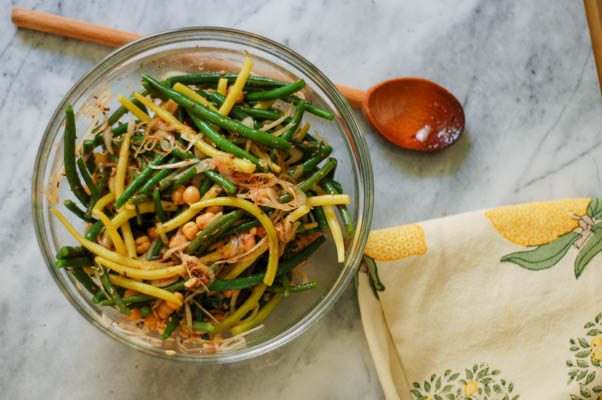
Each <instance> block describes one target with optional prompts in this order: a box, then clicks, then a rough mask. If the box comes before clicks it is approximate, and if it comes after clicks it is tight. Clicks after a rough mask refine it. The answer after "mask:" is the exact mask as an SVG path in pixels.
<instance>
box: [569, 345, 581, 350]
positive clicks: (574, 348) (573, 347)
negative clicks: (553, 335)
mask: <svg viewBox="0 0 602 400" xmlns="http://www.w3.org/2000/svg"><path fill="white" fill-rule="evenodd" d="M570 350H571V351H577V350H579V346H571V348H570Z"/></svg>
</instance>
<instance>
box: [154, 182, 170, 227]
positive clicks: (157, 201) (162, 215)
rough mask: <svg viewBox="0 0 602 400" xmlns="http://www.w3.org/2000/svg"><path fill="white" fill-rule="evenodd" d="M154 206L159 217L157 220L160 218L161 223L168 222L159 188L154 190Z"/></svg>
mask: <svg viewBox="0 0 602 400" xmlns="http://www.w3.org/2000/svg"><path fill="white" fill-rule="evenodd" d="M153 205H154V206H155V214H156V215H157V218H159V221H161V222H165V221H167V216H166V215H165V212H164V211H163V205H162V204H161V195H160V193H159V189H157V188H155V190H153Z"/></svg>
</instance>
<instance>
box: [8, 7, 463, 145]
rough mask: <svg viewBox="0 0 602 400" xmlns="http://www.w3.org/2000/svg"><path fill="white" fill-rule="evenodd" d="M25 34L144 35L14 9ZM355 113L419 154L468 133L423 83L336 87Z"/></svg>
mask: <svg viewBox="0 0 602 400" xmlns="http://www.w3.org/2000/svg"><path fill="white" fill-rule="evenodd" d="M12 21H13V23H14V24H15V25H16V26H18V27H20V28H27V29H32V30H36V31H42V32H47V33H52V34H55V35H59V36H67V37H70V38H74V39H79V40H85V41H89V42H94V43H99V44H102V45H107V46H113V47H119V46H123V45H124V44H126V43H129V42H131V41H134V40H137V39H140V38H141V37H142V35H138V34H135V33H131V32H127V31H122V30H119V29H112V28H108V27H104V26H101V25H96V24H92V23H89V22H86V21H81V20H77V19H72V18H66V17H61V16H58V15H53V14H48V13H44V12H40V11H35V10H28V9H24V8H19V7H15V8H13V11H12ZM337 88H338V89H339V90H340V92H341V93H342V94H343V96H345V98H346V99H347V101H349V103H350V104H351V105H352V106H353V107H358V108H359V107H361V109H362V112H363V113H364V116H365V117H366V118H367V119H368V121H370V123H371V124H372V125H373V126H374V128H375V129H376V130H377V131H378V132H379V133H380V134H381V135H382V136H384V137H385V138H386V139H387V140H389V141H391V142H392V143H394V144H395V145H397V146H399V147H402V148H405V149H409V150H418V151H436V150H441V149H443V148H445V147H447V146H449V145H451V144H452V143H454V142H455V141H456V140H457V139H458V137H459V136H460V134H461V133H462V131H463V130H464V110H463V109H462V105H461V104H460V102H459V101H458V100H457V99H456V98H455V97H454V95H452V94H451V93H450V92H448V91H447V90H445V89H444V88H442V87H441V86H439V85H437V84H436V83H434V82H431V81H429V80H426V79H422V78H395V79H391V80H388V81H384V82H382V83H380V84H378V85H376V86H374V87H372V88H370V90H368V92H364V91H361V90H358V89H353V88H349V87H346V86H342V85H337Z"/></svg>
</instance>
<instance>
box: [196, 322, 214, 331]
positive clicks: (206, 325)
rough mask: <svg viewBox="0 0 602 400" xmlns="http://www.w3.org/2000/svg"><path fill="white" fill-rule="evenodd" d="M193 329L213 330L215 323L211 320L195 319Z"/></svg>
mask: <svg viewBox="0 0 602 400" xmlns="http://www.w3.org/2000/svg"><path fill="white" fill-rule="evenodd" d="M192 330H193V331H205V332H213V331H214V330H215V325H213V324H212V323H211V322H204V321H194V322H193V323H192Z"/></svg>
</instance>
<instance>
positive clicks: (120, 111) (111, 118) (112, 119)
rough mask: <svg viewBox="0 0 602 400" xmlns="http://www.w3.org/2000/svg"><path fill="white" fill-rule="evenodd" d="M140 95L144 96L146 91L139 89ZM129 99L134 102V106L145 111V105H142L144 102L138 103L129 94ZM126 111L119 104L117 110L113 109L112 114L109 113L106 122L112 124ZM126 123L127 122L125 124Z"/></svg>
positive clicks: (126, 110)
mask: <svg viewBox="0 0 602 400" xmlns="http://www.w3.org/2000/svg"><path fill="white" fill-rule="evenodd" d="M139 93H140V94H141V95H142V96H146V95H147V92H146V91H145V90H141V91H140V92H139ZM129 100H130V101H131V102H132V103H134V104H135V105H136V106H138V107H139V108H140V109H141V110H142V111H144V112H147V110H146V107H145V106H144V104H142V103H140V102H139V101H138V100H137V99H136V98H135V97H134V96H130V98H129ZM127 112H128V109H127V108H125V107H124V106H119V107H118V108H117V110H115V111H114V112H113V114H111V115H110V116H109V119H108V121H107V122H108V124H109V125H113V124H115V122H117V121H119V120H120V119H121V117H123V116H124V115H125V113H127ZM126 125H127V124H126Z"/></svg>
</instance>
